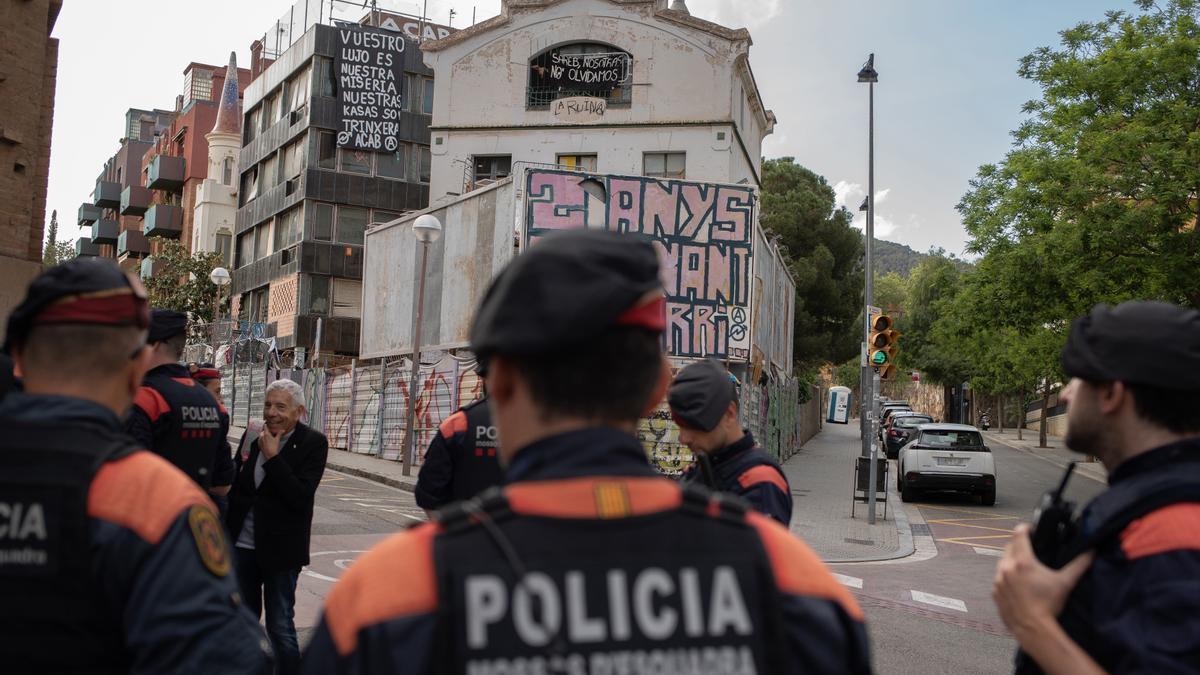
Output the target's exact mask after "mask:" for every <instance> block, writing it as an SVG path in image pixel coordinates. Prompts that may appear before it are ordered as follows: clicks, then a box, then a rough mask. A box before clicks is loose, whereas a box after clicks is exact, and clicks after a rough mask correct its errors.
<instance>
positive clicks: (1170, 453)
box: [1108, 438, 1200, 485]
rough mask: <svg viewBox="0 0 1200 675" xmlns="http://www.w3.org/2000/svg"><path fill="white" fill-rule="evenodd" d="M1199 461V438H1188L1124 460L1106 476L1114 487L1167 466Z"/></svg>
mask: <svg viewBox="0 0 1200 675" xmlns="http://www.w3.org/2000/svg"><path fill="white" fill-rule="evenodd" d="M1187 461H1200V438H1188V439H1184V440H1182V441H1177V442H1175V443H1171V444H1169V445H1164V446H1162V447H1158V448H1155V449H1153V450H1148V451H1146V452H1143V453H1142V454H1140V455H1137V456H1136V457H1132V458H1130V459H1127V460H1125V461H1124V462H1122V463H1121V465H1120V466H1118V467H1117V468H1116V469H1114V470H1113V472H1112V473H1111V474H1109V476H1108V484H1109V485H1116V484H1117V483H1120V482H1121V481H1123V480H1128V479H1129V478H1131V477H1132V476H1136V475H1139V474H1143V473H1147V472H1150V471H1155V470H1158V469H1160V468H1162V467H1163V466H1166V465H1168V464H1176V463H1178V462H1187Z"/></svg>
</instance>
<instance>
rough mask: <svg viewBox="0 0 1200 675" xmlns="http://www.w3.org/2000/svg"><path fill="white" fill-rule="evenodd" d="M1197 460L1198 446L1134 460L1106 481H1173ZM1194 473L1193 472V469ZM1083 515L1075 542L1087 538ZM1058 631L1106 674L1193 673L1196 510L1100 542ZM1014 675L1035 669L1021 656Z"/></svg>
mask: <svg viewBox="0 0 1200 675" xmlns="http://www.w3.org/2000/svg"><path fill="white" fill-rule="evenodd" d="M1184 458H1187V460H1186V461H1187V463H1188V464H1191V465H1193V466H1194V465H1195V464H1197V462H1198V461H1200V439H1193V440H1190V441H1184V442H1182V443H1176V444H1173V445H1168V446H1165V447H1162V448H1158V449H1155V450H1151V451H1149V452H1147V453H1144V454H1141V455H1138V456H1136V457H1134V458H1133V459H1130V460H1128V461H1126V462H1125V463H1123V464H1121V465H1120V466H1118V467H1117V468H1116V470H1114V471H1113V472H1112V474H1110V475H1109V484H1110V485H1112V486H1114V489H1115V488H1116V487H1118V486H1120V485H1122V484H1124V483H1125V482H1126V481H1130V480H1139V481H1140V480H1141V479H1144V478H1146V477H1150V476H1151V475H1152V474H1158V475H1167V474H1172V473H1174V474H1179V473H1182V471H1184V470H1187V469H1188V467H1187V466H1184V465H1182V464H1181V462H1180V460H1181V459H1184ZM1191 471H1193V472H1195V471H1196V469H1195V468H1192V469H1191ZM1104 498H1105V495H1104V494H1101V495H1100V496H1099V497H1097V498H1096V499H1095V500H1093V502H1092V503H1090V504H1089V505H1088V507H1087V508H1085V509H1084V512H1083V514H1082V515H1081V518H1080V522H1081V523H1083V524H1084V527H1083V529H1084V530H1085V531H1083V532H1081V536H1086V535H1088V534H1089V533H1088V532H1087V531H1086V530H1087V529H1088V526H1089V525H1088V524H1089V522H1094V521H1093V520H1092V519H1090V518H1089V515H1090V512H1091V511H1092V510H1094V508H1095V507H1096V505H1097V503H1098V502H1099V501H1100V500H1103V499H1104ZM1059 622H1060V623H1061V624H1062V626H1063V629H1064V630H1065V631H1066V632H1067V634H1068V635H1069V636H1070V637H1071V639H1073V640H1074V641H1075V642H1076V643H1078V644H1079V646H1080V647H1081V648H1083V650H1084V651H1086V652H1087V653H1088V654H1090V655H1091V656H1092V658H1093V659H1095V660H1096V661H1097V663H1099V664H1100V666H1101V667H1102V668H1104V669H1105V670H1106V671H1107V672H1109V673H1113V674H1114V675H1115V674H1117V673H1197V672H1200V503H1197V502H1195V501H1185V502H1177V503H1174V504H1170V505H1168V506H1165V507H1163V508H1159V509H1157V510H1154V511H1152V512H1150V513H1149V514H1147V515H1145V516H1142V517H1141V518H1138V519H1137V520H1134V521H1133V522H1131V523H1130V524H1129V525H1128V526H1126V527H1125V528H1124V530H1122V531H1121V532H1120V534H1119V535H1117V536H1115V537H1112V538H1110V539H1109V540H1107V541H1105V542H1101V543H1100V544H1099V546H1098V547H1097V548H1096V558H1095V560H1094V562H1092V565H1091V567H1089V568H1088V570H1087V571H1086V572H1085V573H1084V575H1083V577H1081V578H1080V581H1079V583H1078V584H1077V585H1076V587H1075V589H1074V591H1073V592H1072V594H1071V596H1070V597H1069V598H1068V600H1067V604H1066V607H1065V608H1064V609H1063V613H1062V614H1061V615H1060V616H1059ZM1017 672H1018V673H1039V672H1041V670H1040V669H1039V668H1038V667H1037V665H1036V664H1034V663H1033V661H1032V660H1031V659H1029V658H1028V657H1027V656H1026V655H1024V654H1021V655H1020V657H1019V658H1018V667H1017Z"/></svg>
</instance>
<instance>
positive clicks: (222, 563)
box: [188, 504, 231, 577]
mask: <svg viewBox="0 0 1200 675" xmlns="http://www.w3.org/2000/svg"><path fill="white" fill-rule="evenodd" d="M188 525H189V526H190V527H191V528H192V539H193V540H195V542H196V551H197V552H198V553H199V554H200V562H202V563H204V567H206V568H207V569H208V571H209V572H212V573H213V574H214V575H215V576H218V577H224V576H228V575H229V568H230V564H231V563H230V559H229V545H228V543H227V542H226V541H225V530H224V528H222V527H221V523H220V521H218V520H217V516H216V514H214V513H213V512H212V509H210V508H209V507H207V506H203V505H201V504H196V505H195V506H193V507H192V508H191V510H190V511H188Z"/></svg>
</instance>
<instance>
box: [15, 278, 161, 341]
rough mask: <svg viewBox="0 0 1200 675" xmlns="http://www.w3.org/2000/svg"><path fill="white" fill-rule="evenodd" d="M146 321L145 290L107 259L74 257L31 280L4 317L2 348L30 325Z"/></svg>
mask: <svg viewBox="0 0 1200 675" xmlns="http://www.w3.org/2000/svg"><path fill="white" fill-rule="evenodd" d="M149 323H150V311H149V306H148V305H147V303H146V291H145V289H144V288H142V284H141V282H140V281H138V279H137V278H136V277H134V276H132V275H130V274H127V273H126V272H124V271H122V270H121V268H120V267H117V266H116V265H115V264H114V263H112V262H111V261H109V260H104V259H101V258H75V259H74V260H69V261H67V262H65V263H63V264H61V265H57V266H55V267H52V268H50V269H48V270H46V271H45V272H42V273H41V274H39V275H38V276H37V277H35V278H34V280H33V281H32V282H30V284H29V288H28V290H27V291H26V292H25V299H24V300H22V301H21V304H20V305H17V307H16V309H14V310H13V311H12V313H11V314H9V316H8V325H7V327H6V329H5V334H4V351H5V352H6V353H11V352H12V349H13V347H15V346H17V345H19V344H20V343H21V342H22V341H24V340H25V337H26V336H28V335H29V331H30V330H32V328H33V327H34V326H35V325H48V324H77V325H78V324H91V325H98V326H126V325H127V326H136V327H138V328H142V329H145V328H146V327H147V326H148V325H149Z"/></svg>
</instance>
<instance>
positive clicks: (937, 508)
mask: <svg viewBox="0 0 1200 675" xmlns="http://www.w3.org/2000/svg"><path fill="white" fill-rule="evenodd" d="M920 506H921V508H923V509H933V510H934V511H949V512H951V513H971V514H975V515H979V516H985V517H988V518H1021V517H1022V516H1013V515H1008V514H997V513H996V512H995V511H990V512H989V511H974V510H971V509H951V508H946V507H944V506H930V505H928V504H921V505H920Z"/></svg>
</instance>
